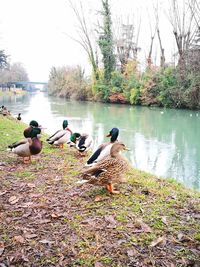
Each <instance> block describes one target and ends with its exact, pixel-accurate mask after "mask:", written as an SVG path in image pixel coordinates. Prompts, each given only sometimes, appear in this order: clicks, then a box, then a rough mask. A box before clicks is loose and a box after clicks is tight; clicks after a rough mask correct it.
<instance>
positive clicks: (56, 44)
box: [0, 0, 172, 81]
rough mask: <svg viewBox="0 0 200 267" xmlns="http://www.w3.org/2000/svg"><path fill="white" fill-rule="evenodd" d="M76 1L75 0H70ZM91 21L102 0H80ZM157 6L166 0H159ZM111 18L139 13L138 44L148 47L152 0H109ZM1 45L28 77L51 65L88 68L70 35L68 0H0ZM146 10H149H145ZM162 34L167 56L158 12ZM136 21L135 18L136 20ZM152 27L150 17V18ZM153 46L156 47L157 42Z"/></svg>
mask: <svg viewBox="0 0 200 267" xmlns="http://www.w3.org/2000/svg"><path fill="white" fill-rule="evenodd" d="M72 1H73V2H74V1H77V0H72ZM82 2H83V4H84V6H85V7H86V10H87V11H86V12H88V14H89V15H87V17H88V19H90V23H91V24H94V22H95V21H96V19H97V10H99V9H100V8H101V0H82ZM159 2H160V6H163V3H165V4H166V3H167V2H168V0H165V1H163V0H160V1H159ZM110 5H111V12H112V15H113V19H115V18H116V17H117V16H124V17H125V16H126V15H130V16H132V14H133V13H135V17H136V20H137V16H138V15H139V14H141V20H142V25H141V33H140V36H139V46H140V47H141V48H142V52H141V54H143V55H144V52H145V51H146V53H147V51H148V45H149V42H150V27H149V18H148V15H147V14H148V13H149V14H150V17H151V14H152V13H151V10H152V0H110ZM0 10H1V11H0V49H4V50H5V52H6V54H9V55H10V59H11V63H13V62H22V63H23V64H24V66H25V68H26V70H27V71H28V75H29V78H30V80H32V81H47V80H48V76H49V71H50V68H51V67H52V66H62V65H77V64H80V65H81V66H83V67H84V68H85V69H86V71H87V72H89V69H90V67H89V62H88V59H87V55H86V54H85V52H84V50H83V49H82V48H81V46H80V45H79V44H78V43H76V42H75V41H73V40H72V39H71V38H70V37H68V36H67V35H66V34H64V33H67V34H68V35H70V36H74V37H76V27H75V26H76V18H75V16H74V13H73V12H72V9H71V8H70V7H69V4H68V1H67V0H0ZM147 10H149V11H148V13H147ZM160 16H161V19H160V21H161V35H162V38H163V45H164V47H165V48H166V50H167V51H166V52H167V53H168V60H170V58H169V57H170V55H171V50H172V35H171V31H170V24H169V22H168V21H167V18H166V16H165V15H164V14H163V13H161V15H160ZM136 22H137V21H136ZM152 27H153V20H152ZM167 47H168V48H169V47H170V49H167ZM155 49H157V50H159V47H158V45H156V46H155Z"/></svg>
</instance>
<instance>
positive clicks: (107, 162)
mask: <svg viewBox="0 0 200 267" xmlns="http://www.w3.org/2000/svg"><path fill="white" fill-rule="evenodd" d="M123 150H128V149H127V147H126V146H125V145H124V144H123V143H120V142H117V143H114V144H113V146H112V147H111V150H110V155H109V156H107V157H106V158H104V159H103V160H101V161H98V162H97V163H96V164H95V165H93V166H91V167H88V168H87V169H84V170H83V171H82V172H81V178H82V179H83V180H82V181H78V183H80V184H83V183H89V184H94V185H102V186H106V188H107V190H108V191H109V192H110V193H112V194H115V193H119V192H118V191H116V190H114V188H113V184H119V183H121V182H122V181H123V180H124V179H123V175H124V174H125V172H126V171H127V169H128V166H129V163H128V161H127V159H126V158H125V157H123V156H122V155H121V154H120V152H121V151H123Z"/></svg>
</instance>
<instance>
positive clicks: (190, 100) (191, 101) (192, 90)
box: [184, 74, 200, 109]
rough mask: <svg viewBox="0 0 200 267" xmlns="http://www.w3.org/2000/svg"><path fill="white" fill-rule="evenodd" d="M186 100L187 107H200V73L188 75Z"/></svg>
mask: <svg viewBox="0 0 200 267" xmlns="http://www.w3.org/2000/svg"><path fill="white" fill-rule="evenodd" d="M184 101H185V106H186V107H187V108H191V109H197V108H200V75H194V74H193V75H192V74H190V75H188V86H187V89H186V90H185V93H184Z"/></svg>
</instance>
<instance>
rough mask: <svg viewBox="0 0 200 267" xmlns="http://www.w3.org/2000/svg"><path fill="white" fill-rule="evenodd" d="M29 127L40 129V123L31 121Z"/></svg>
mask: <svg viewBox="0 0 200 267" xmlns="http://www.w3.org/2000/svg"><path fill="white" fill-rule="evenodd" d="M29 125H30V126H32V127H38V126H39V124H38V122H37V121H34V120H32V121H30V123H29Z"/></svg>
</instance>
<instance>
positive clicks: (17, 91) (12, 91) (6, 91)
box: [0, 88, 27, 96]
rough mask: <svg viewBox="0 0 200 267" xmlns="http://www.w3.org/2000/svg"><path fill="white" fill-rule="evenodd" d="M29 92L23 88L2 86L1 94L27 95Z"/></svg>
mask: <svg viewBox="0 0 200 267" xmlns="http://www.w3.org/2000/svg"><path fill="white" fill-rule="evenodd" d="M26 93H27V92H26V91H25V90H22V88H11V89H9V88H6V89H4V90H3V89H2V88H0V96H12V95H25V94H26Z"/></svg>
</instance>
